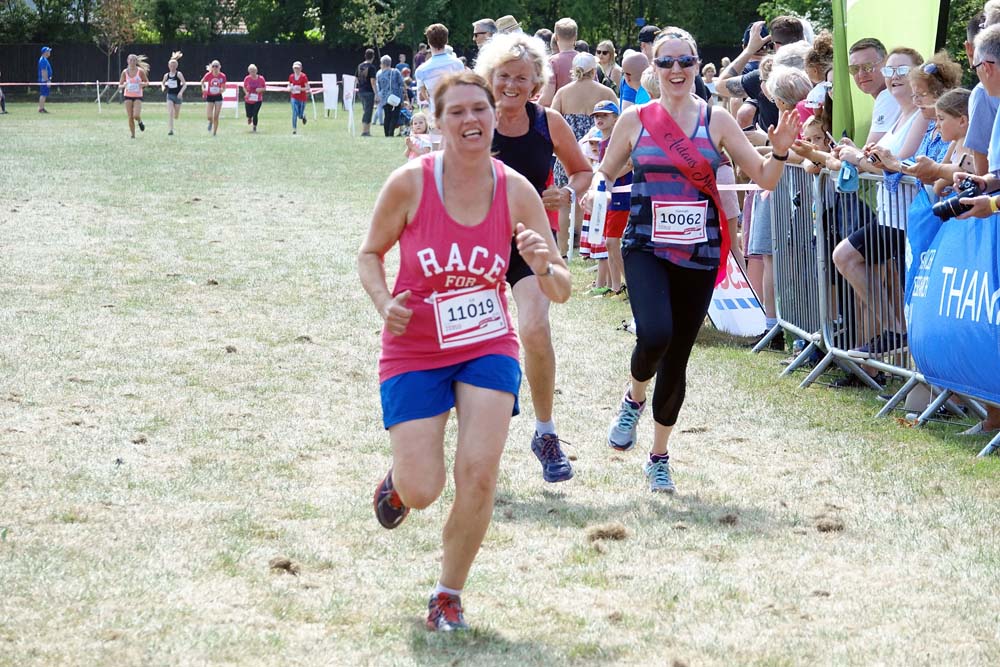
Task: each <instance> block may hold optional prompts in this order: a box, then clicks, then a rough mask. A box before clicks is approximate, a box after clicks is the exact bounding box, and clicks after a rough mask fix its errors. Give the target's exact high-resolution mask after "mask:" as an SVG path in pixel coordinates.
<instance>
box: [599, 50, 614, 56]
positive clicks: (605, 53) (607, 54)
mask: <svg viewBox="0 0 1000 667" xmlns="http://www.w3.org/2000/svg"><path fill="white" fill-rule="evenodd" d="M597 55H599V56H610V55H611V52H610V51H601V50H600V49H597Z"/></svg>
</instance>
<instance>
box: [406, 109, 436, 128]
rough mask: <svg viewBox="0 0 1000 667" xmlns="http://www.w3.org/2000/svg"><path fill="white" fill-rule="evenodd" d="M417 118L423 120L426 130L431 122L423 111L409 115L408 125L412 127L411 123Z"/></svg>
mask: <svg viewBox="0 0 1000 667" xmlns="http://www.w3.org/2000/svg"><path fill="white" fill-rule="evenodd" d="M418 120H419V121H423V123H424V127H425V128H427V129H428V130H429V129H430V128H431V124H430V122H428V120H427V114H425V113H424V112H423V111H418V112H417V113H415V114H413V116H412V117H410V127H413V124H414V123H416V122H417V121H418Z"/></svg>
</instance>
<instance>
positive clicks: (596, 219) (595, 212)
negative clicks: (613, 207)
mask: <svg viewBox="0 0 1000 667" xmlns="http://www.w3.org/2000/svg"><path fill="white" fill-rule="evenodd" d="M591 201H592V202H593V203H592V205H591V209H590V228H589V229H588V231H587V240H588V241H589V242H590V245H592V246H595V245H596V246H599V245H603V244H604V219H605V218H606V217H607V214H608V186H607V184H606V183H605V182H604V181H601V182H600V183H598V184H597V190H596V191H595V192H594V193H593V196H592V198H591Z"/></svg>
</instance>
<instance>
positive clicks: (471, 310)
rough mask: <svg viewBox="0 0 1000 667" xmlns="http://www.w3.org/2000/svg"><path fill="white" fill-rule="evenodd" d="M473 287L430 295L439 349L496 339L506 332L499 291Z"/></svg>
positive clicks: (505, 320) (499, 286)
mask: <svg viewBox="0 0 1000 667" xmlns="http://www.w3.org/2000/svg"><path fill="white" fill-rule="evenodd" d="M502 288H504V285H503V284H501V285H498V286H496V287H487V288H481V287H476V288H472V289H468V290H455V291H452V292H444V293H442V294H434V295H432V296H431V300H432V303H433V304H434V319H435V321H436V323H437V334H438V343H439V344H440V346H441V349H442V350H446V349H448V348H453V347H462V346H465V345H472V344H473V343H479V342H482V341H485V340H490V339H493V338H499V337H500V336H503V335H504V334H506V333H507V332H508V322H507V314H506V312H504V309H503V301H501V300H500V289H502Z"/></svg>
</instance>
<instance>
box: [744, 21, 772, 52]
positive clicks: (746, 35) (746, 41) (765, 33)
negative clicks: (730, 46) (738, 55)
mask: <svg viewBox="0 0 1000 667" xmlns="http://www.w3.org/2000/svg"><path fill="white" fill-rule="evenodd" d="M754 23H756V21H754ZM751 28H753V23H751V24H750V25H748V26H747V29H746V30H744V31H743V47H744V48H746V45H747V44H749V43H750V29H751ZM760 34H761V35H763V36H764V37H767V36H768V35H769V34H770V33H769V32H768V31H767V24H766V23H765V24H764V29H763V30H761V31H760Z"/></svg>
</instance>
